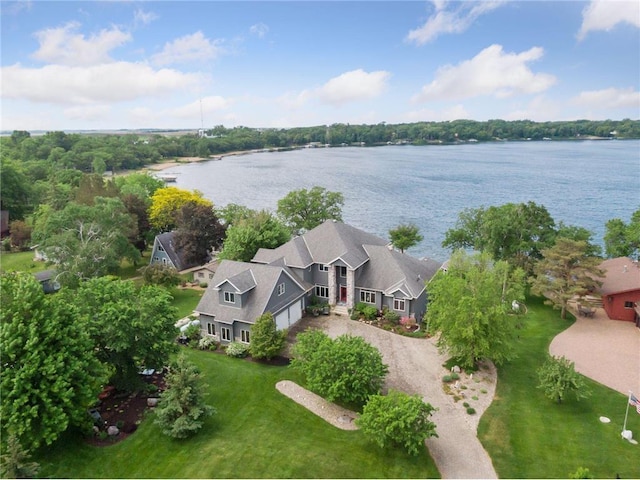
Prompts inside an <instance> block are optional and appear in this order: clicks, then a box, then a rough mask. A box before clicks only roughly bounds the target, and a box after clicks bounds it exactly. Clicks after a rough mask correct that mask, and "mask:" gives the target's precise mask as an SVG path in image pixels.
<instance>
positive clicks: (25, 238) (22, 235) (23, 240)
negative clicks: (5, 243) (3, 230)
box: [9, 220, 33, 250]
mask: <svg viewBox="0 0 640 480" xmlns="http://www.w3.org/2000/svg"><path fill="white" fill-rule="evenodd" d="M32 231H33V227H32V226H31V225H30V224H29V223H27V222H24V221H22V220H14V221H13V222H11V223H10V224H9V232H11V233H10V234H9V235H10V237H11V245H13V246H14V247H17V248H19V249H20V250H27V247H28V245H29V241H30V240H31V232H32Z"/></svg>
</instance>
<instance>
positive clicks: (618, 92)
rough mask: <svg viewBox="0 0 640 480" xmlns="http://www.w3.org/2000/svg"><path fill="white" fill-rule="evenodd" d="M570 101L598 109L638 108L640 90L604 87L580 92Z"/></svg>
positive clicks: (639, 106)
mask: <svg viewBox="0 0 640 480" xmlns="http://www.w3.org/2000/svg"><path fill="white" fill-rule="evenodd" d="M571 103H572V104H574V105H579V106H582V107H588V108H594V109H598V110H604V109H613V108H636V109H639V110H640V91H637V90H635V91H634V89H633V88H632V87H629V88H626V89H620V88H606V89H603V90H592V91H588V92H580V94H579V95H577V96H575V97H573V98H572V99H571Z"/></svg>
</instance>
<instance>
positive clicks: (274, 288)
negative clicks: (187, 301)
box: [196, 260, 313, 343]
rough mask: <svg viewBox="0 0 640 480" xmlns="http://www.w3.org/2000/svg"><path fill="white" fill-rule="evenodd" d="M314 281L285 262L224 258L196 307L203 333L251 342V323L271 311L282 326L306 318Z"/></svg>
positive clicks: (223, 338)
mask: <svg viewBox="0 0 640 480" xmlns="http://www.w3.org/2000/svg"><path fill="white" fill-rule="evenodd" d="M312 289H313V286H312V285H309V284H306V283H305V282H302V281H300V279H299V278H297V277H296V275H295V274H293V273H292V272H291V270H290V269H289V268H287V267H284V266H275V265H260V264H257V263H247V262H235V261H232V260H223V261H222V262H221V263H220V265H219V266H218V269H217V270H216V273H215V274H214V276H213V279H212V280H211V282H209V286H208V287H207V290H206V291H205V293H204V295H203V296H202V299H201V300H200V303H198V306H197V307H196V312H197V313H198V314H199V317H198V318H199V319H200V325H201V328H202V333H203V334H205V335H209V336H211V337H214V338H216V339H217V340H218V341H220V342H223V343H228V342H232V341H239V342H242V343H249V342H250V331H251V325H253V324H254V323H255V321H256V319H257V318H258V317H259V316H260V315H262V314H263V313H265V312H271V313H272V314H273V316H274V318H275V319H276V324H277V326H278V329H279V330H281V329H284V328H288V327H289V326H291V325H293V324H294V323H296V322H297V321H298V320H300V318H302V313H303V310H304V306H305V303H304V297H305V296H306V295H307V294H308V293H309V292H310V291H311V290H312Z"/></svg>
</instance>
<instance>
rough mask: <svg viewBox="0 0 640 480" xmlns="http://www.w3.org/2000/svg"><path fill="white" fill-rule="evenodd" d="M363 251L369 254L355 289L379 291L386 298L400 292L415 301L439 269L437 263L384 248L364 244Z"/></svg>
mask: <svg viewBox="0 0 640 480" xmlns="http://www.w3.org/2000/svg"><path fill="white" fill-rule="evenodd" d="M364 249H365V251H366V252H367V253H368V254H369V262H368V263H367V265H366V267H365V268H364V269H363V271H362V274H361V275H360V277H359V278H358V279H357V280H356V286H357V287H359V288H368V289H372V290H379V291H381V292H384V293H385V294H387V295H392V294H393V293H394V292H395V291H398V290H401V291H402V292H404V294H406V295H408V296H410V297H412V298H417V297H418V296H420V294H421V293H422V291H423V290H424V288H425V285H426V282H428V281H429V280H431V278H432V277H433V276H434V275H435V274H436V273H437V271H438V269H439V268H440V262H437V261H435V260H431V259H428V258H426V259H422V260H420V259H417V258H415V257H412V256H410V255H406V254H404V253H400V252H398V251H397V250H390V249H389V248H387V247H386V246H379V245H365V246H364Z"/></svg>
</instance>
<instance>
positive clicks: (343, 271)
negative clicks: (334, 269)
mask: <svg viewBox="0 0 640 480" xmlns="http://www.w3.org/2000/svg"><path fill="white" fill-rule="evenodd" d="M338 268H339V269H340V276H341V277H342V278H345V277H346V276H347V267H338Z"/></svg>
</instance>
